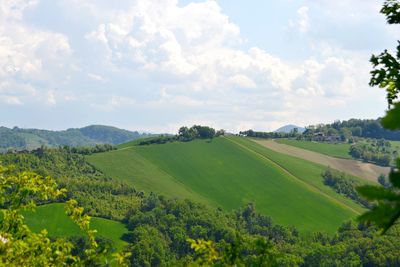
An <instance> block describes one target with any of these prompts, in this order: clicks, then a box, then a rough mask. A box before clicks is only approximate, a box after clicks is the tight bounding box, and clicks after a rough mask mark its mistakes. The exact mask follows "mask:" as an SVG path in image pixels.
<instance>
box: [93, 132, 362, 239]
mask: <svg viewBox="0 0 400 267" xmlns="http://www.w3.org/2000/svg"><path fill="white" fill-rule="evenodd" d="M87 159H88V160H89V162H90V163H91V164H93V165H94V166H95V167H97V168H99V169H100V170H101V171H103V172H104V173H105V174H106V175H108V176H111V177H113V178H118V179H123V180H124V181H127V182H130V183H132V184H133V185H134V186H135V187H136V188H137V189H138V190H144V191H147V192H151V191H152V192H156V193H158V194H162V195H166V196H170V197H178V198H190V199H192V200H196V201H200V202H203V203H207V204H209V205H213V206H219V207H222V208H223V209H225V210H232V209H236V208H239V207H241V206H244V205H245V204H247V203H249V202H253V203H255V204H256V207H257V210H258V211H260V212H262V213H264V214H266V215H269V216H271V217H272V218H273V219H274V221H275V222H277V223H279V224H283V225H289V226H290V225H293V226H296V227H297V228H298V229H299V230H301V231H303V232H304V231H307V232H308V231H316V230H320V231H326V232H331V233H332V232H334V231H335V230H336V229H337V227H338V226H339V225H340V224H341V223H342V222H343V221H345V220H348V219H351V218H354V217H355V216H356V215H358V214H360V213H361V212H362V211H363V209H362V208H361V207H360V206H359V205H357V204H356V203H354V202H352V201H351V200H349V199H347V198H345V197H343V196H341V195H338V194H337V193H335V192H334V191H333V190H332V189H331V188H329V187H327V186H325V185H324V184H323V183H322V178H321V173H322V172H323V171H324V169H325V167H324V166H322V165H319V164H316V163H313V162H310V161H306V160H302V159H298V158H296V157H291V156H288V155H285V154H281V153H277V152H275V151H273V150H270V149H268V148H265V147H263V146H262V145H259V144H257V143H255V142H253V141H251V140H249V139H246V138H240V137H220V138H215V139H213V140H212V141H208V140H195V141H192V142H174V143H168V144H163V145H148V146H135V145H134V143H132V146H130V145H129V144H124V145H122V146H121V147H120V149H118V150H114V151H110V152H106V153H98V154H93V155H91V156H88V157H87Z"/></svg>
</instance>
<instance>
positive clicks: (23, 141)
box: [0, 125, 150, 152]
mask: <svg viewBox="0 0 400 267" xmlns="http://www.w3.org/2000/svg"><path fill="white" fill-rule="evenodd" d="M149 135H150V134H143V133H138V132H136V131H135V132H132V131H127V130H123V129H118V128H116V127H111V126H104V125H90V126H86V127H83V128H71V129H67V130H64V131H50V130H40V129H22V128H18V127H14V128H12V129H10V128H6V127H0V152H5V151H7V150H9V149H11V150H33V149H37V148H39V147H41V146H46V147H58V146H65V145H66V146H94V145H96V144H112V145H117V144H121V143H125V142H128V141H131V140H134V139H138V138H141V137H146V136H149Z"/></svg>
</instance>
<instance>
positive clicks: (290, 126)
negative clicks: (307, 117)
mask: <svg viewBox="0 0 400 267" xmlns="http://www.w3.org/2000/svg"><path fill="white" fill-rule="evenodd" d="M295 128H297V130H298V131H299V133H303V132H304V131H305V130H306V129H305V128H304V127H300V126H297V125H293V124H288V125H285V126H282V127H280V128H279V129H276V130H275V131H274V132H276V133H290V132H291V131H293V129H295Z"/></svg>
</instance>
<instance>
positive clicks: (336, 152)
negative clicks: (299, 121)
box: [276, 139, 353, 159]
mask: <svg viewBox="0 0 400 267" xmlns="http://www.w3.org/2000/svg"><path fill="white" fill-rule="evenodd" d="M276 142H277V143H279V144H285V145H290V146H294V147H298V148H303V149H306V150H311V151H314V152H317V153H321V154H325V155H327V156H332V157H336V158H343V159H353V157H352V156H351V155H350V154H349V151H350V144H326V143H320V142H313V141H300V140H293V139H277V140H276Z"/></svg>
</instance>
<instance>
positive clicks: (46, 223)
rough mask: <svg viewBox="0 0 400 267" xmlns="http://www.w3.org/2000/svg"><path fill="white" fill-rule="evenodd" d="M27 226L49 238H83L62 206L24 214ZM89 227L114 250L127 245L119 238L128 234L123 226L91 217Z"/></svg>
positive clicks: (54, 205)
mask: <svg viewBox="0 0 400 267" xmlns="http://www.w3.org/2000/svg"><path fill="white" fill-rule="evenodd" d="M24 216H25V219H26V222H27V225H28V226H29V227H30V228H31V229H32V231H35V232H39V231H41V230H42V229H46V230H47V231H48V235H49V236H50V237H67V236H83V233H82V232H81V230H80V229H79V227H78V225H76V224H75V223H74V222H73V221H72V220H71V219H70V218H68V216H67V215H66V214H65V210H64V204H61V203H53V204H46V205H43V206H38V207H37V208H36V211H35V212H25V214H24ZM90 227H91V228H92V229H96V230H97V234H96V236H101V237H104V238H107V239H109V240H111V241H113V244H114V246H115V248H117V249H121V248H122V247H123V246H124V245H126V244H127V243H126V242H125V241H123V240H122V239H121V237H122V236H123V235H124V234H125V233H127V232H128V230H127V229H126V228H125V225H124V224H122V223H120V222H117V221H113V220H107V219H103V218H97V217H92V219H91V221H90Z"/></svg>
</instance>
